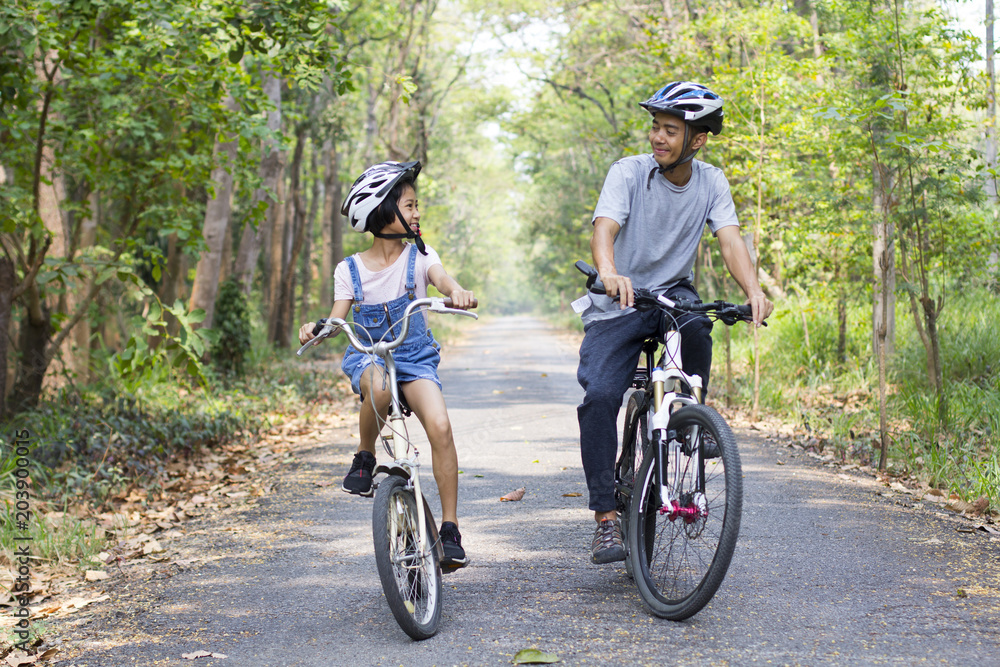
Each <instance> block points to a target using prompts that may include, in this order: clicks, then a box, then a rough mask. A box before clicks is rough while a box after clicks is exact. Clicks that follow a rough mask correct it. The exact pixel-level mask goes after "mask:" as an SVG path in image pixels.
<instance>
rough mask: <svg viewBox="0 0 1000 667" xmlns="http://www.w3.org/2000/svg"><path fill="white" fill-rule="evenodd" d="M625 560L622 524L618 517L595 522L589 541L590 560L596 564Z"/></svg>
mask: <svg viewBox="0 0 1000 667" xmlns="http://www.w3.org/2000/svg"><path fill="white" fill-rule="evenodd" d="M622 560H625V544H624V543H623V542H622V524H621V522H620V521H619V520H618V519H605V520H604V521H601V522H600V523H599V524H597V530H595V531H594V540H593V541H592V542H591V543H590V562H591V563H595V564H597V565H603V564H604V563H614V562H617V561H622Z"/></svg>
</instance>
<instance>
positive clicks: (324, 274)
mask: <svg viewBox="0 0 1000 667" xmlns="http://www.w3.org/2000/svg"><path fill="white" fill-rule="evenodd" d="M324 159H325V161H326V169H325V185H324V190H325V193H326V196H325V199H324V201H323V262H322V264H321V266H320V279H321V281H322V282H321V285H322V287H321V288H320V299H321V301H322V302H323V307H324V308H328V307H330V306H332V305H333V299H334V297H335V295H334V293H333V292H334V290H333V272H334V270H335V269H336V268H337V265H338V264H340V262H341V260H343V259H344V224H343V221H342V219H341V216H340V206H341V201H342V199H341V188H340V155H339V153H337V145H336V144H334V143H332V142H331V143H330V144H329V145H328V146H325V148H324Z"/></svg>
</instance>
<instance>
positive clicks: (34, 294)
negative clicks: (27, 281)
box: [8, 284, 52, 413]
mask: <svg viewBox="0 0 1000 667" xmlns="http://www.w3.org/2000/svg"><path fill="white" fill-rule="evenodd" d="M24 298H25V300H26V301H27V303H28V307H27V308H26V310H27V313H26V315H25V317H24V319H22V320H21V332H20V336H19V337H18V351H19V354H20V357H21V359H20V364H19V365H18V369H17V378H16V379H15V380H14V389H13V391H11V396H10V401H9V402H8V409H9V410H10V411H11V412H12V413H17V412H22V411H24V410H28V409H31V408H33V407H35V406H36V405H38V399H39V398H40V397H41V395H42V383H43V381H44V380H45V371H46V370H48V367H49V361H50V360H49V358H48V357H46V355H45V348H46V346H48V344H49V341H50V340H51V339H52V316H51V311H50V310H49V307H48V305H47V304H46V303H45V301H44V299H43V298H42V295H41V294H40V293H39V290H38V286H37V285H34V284H33V285H31V286H30V287H29V288H28V290H27V291H26V292H25V294H24Z"/></svg>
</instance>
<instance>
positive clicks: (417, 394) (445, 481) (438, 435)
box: [400, 380, 458, 525]
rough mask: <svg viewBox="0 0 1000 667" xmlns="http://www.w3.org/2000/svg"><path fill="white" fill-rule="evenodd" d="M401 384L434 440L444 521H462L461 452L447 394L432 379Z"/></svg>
mask: <svg viewBox="0 0 1000 667" xmlns="http://www.w3.org/2000/svg"><path fill="white" fill-rule="evenodd" d="M400 387H402V389H403V394H404V395H405V396H406V402H407V403H408V404H409V405H410V409H412V410H413V414H415V415H416V416H417V419H419V420H420V423H421V424H422V425H423V427H424V431H425V432H426V433H427V439H428V440H429V441H430V443H431V455H432V464H433V468H434V481H436V482H437V487H438V493H439V494H441V521H442V523H443V522H445V521H451V522H453V523H454V524H455V525H458V454H457V453H456V452H455V438H454V435H453V434H452V431H451V421H450V420H449V419H448V406H447V405H445V402H444V395H443V394H442V393H441V389H440V388H439V387H438V386H437V384H436V383H435V382H433V381H432V380H413V381H412V382H406V383H404V384H401V385H400Z"/></svg>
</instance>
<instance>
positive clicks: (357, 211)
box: [340, 161, 420, 232]
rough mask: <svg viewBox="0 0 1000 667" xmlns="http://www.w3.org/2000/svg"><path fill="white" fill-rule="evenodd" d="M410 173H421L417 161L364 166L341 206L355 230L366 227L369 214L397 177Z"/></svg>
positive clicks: (381, 200) (414, 176)
mask: <svg viewBox="0 0 1000 667" xmlns="http://www.w3.org/2000/svg"><path fill="white" fill-rule="evenodd" d="M407 174H411V175H412V178H413V180H416V179H417V176H418V175H419V174H420V163H419V162H416V161H414V162H393V161H388V162H380V163H378V164H374V165H372V166H370V167H368V169H366V170H365V173H363V174H361V175H360V176H358V180H356V181H354V185H352V186H351V191H350V192H349V193H348V194H347V198H346V199H345V200H344V205H343V206H341V208H340V213H341V215H344V216H346V217H347V219H348V220H350V222H351V227H352V228H354V231H356V232H366V231H368V216H369V215H371V213H372V211H374V210H375V209H376V208H378V205H379V204H381V203H382V202H383V201H384V200H385V198H386V196H387V195H388V194H389V192H391V191H392V186H394V185H395V184H396V183H397V182H398V181H399V179H401V178H403V176H405V175H407Z"/></svg>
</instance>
